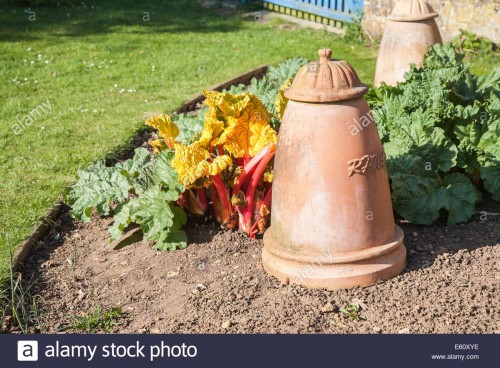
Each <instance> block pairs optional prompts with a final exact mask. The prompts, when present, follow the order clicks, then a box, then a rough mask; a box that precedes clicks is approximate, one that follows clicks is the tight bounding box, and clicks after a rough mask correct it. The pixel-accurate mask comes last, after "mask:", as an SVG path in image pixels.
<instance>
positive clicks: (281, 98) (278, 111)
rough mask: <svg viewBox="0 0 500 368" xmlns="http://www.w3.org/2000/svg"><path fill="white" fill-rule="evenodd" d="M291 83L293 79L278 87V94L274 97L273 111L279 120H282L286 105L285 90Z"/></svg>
mask: <svg viewBox="0 0 500 368" xmlns="http://www.w3.org/2000/svg"><path fill="white" fill-rule="evenodd" d="M292 82H293V78H290V79H287V81H286V82H285V84H283V85H282V86H281V87H280V89H279V91H278V94H277V95H276V99H275V100H274V111H275V115H276V116H277V118H278V119H279V120H282V119H283V114H284V113H285V109H286V105H288V98H286V97H285V89H287V88H289V87H290V86H291V85H292Z"/></svg>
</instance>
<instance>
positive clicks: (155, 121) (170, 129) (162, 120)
mask: <svg viewBox="0 0 500 368" xmlns="http://www.w3.org/2000/svg"><path fill="white" fill-rule="evenodd" d="M146 124H147V125H149V126H151V127H153V128H154V129H156V130H158V135H159V136H160V137H162V138H163V140H164V141H165V143H166V144H167V146H168V147H170V148H173V147H174V143H175V138H177V136H178V135H179V128H178V127H177V125H175V123H174V122H173V120H172V116H171V115H166V114H161V115H156V116H152V117H150V118H149V119H148V120H146Z"/></svg>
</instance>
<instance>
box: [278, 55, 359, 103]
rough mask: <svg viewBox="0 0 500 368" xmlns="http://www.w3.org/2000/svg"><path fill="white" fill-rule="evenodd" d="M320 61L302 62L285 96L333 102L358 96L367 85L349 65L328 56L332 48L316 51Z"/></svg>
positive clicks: (311, 100)
mask: <svg viewBox="0 0 500 368" xmlns="http://www.w3.org/2000/svg"><path fill="white" fill-rule="evenodd" d="M318 55H319V57H320V60H319V61H313V62H311V63H308V64H306V65H304V66H303V67H302V68H300V70H299V71H298V73H297V75H296V76H295V78H294V80H293V83H292V85H291V86H290V88H288V89H286V90H285V96H286V97H287V98H288V99H290V100H294V101H303V102H334V101H342V100H350V99H353V98H357V97H361V96H363V95H364V94H365V93H366V92H368V87H367V86H366V85H364V84H363V83H361V81H360V80H359V77H358V75H357V74H356V72H355V71H354V69H353V68H352V66H351V65H349V64H348V63H347V62H346V61H344V60H335V59H333V60H332V59H331V56H332V50H330V49H321V50H319V51H318Z"/></svg>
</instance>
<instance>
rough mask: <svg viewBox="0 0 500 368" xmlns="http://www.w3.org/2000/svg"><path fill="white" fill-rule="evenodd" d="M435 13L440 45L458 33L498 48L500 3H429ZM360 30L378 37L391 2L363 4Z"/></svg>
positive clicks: (435, 0)
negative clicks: (490, 42) (441, 40)
mask: <svg viewBox="0 0 500 368" xmlns="http://www.w3.org/2000/svg"><path fill="white" fill-rule="evenodd" d="M429 2H430V3H431V4H432V6H433V7H434V10H435V11H436V12H438V13H439V18H437V19H436V21H437V23H438V26H439V29H440V31H441V34H442V36H443V39H444V41H449V40H450V39H451V38H453V37H454V36H456V35H457V34H458V33H460V29H464V30H466V31H469V32H472V33H475V34H477V35H479V36H484V37H488V38H489V39H490V40H492V41H493V42H495V43H496V44H500V0H441V1H440V0H429ZM364 3H365V9H364V13H365V15H364V18H363V26H364V27H365V29H366V31H367V32H368V33H369V34H370V35H371V36H372V37H375V38H376V37H381V36H382V33H383V30H384V23H385V20H386V17H387V16H388V15H389V14H390V12H391V10H392V8H393V6H394V4H395V3H396V1H395V0H365V1H364Z"/></svg>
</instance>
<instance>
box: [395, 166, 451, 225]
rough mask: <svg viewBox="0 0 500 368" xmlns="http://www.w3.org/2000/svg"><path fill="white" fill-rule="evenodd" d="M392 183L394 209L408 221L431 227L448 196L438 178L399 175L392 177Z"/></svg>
mask: <svg viewBox="0 0 500 368" xmlns="http://www.w3.org/2000/svg"><path fill="white" fill-rule="evenodd" d="M391 183H392V199H393V206H394V209H395V210H396V212H398V213H399V214H400V215H401V216H403V217H404V218H405V219H406V220H408V221H410V222H413V223H416V224H423V225H430V224H432V223H433V222H434V221H435V220H437V219H438V217H439V210H440V209H441V208H443V207H444V206H445V204H446V195H445V190H444V188H442V187H441V186H440V185H439V181H438V180H437V179H436V178H427V177H421V176H418V175H410V174H398V175H394V176H392V177H391Z"/></svg>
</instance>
